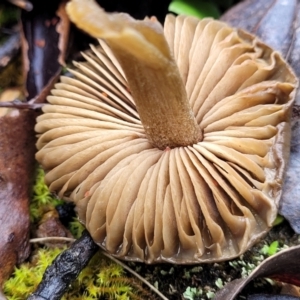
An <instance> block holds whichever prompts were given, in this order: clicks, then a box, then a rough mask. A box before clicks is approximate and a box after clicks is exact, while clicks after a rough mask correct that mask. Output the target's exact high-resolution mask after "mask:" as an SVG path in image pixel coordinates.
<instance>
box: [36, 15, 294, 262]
mask: <svg viewBox="0 0 300 300" xmlns="http://www.w3.org/2000/svg"><path fill="white" fill-rule="evenodd" d="M164 32H165V37H166V39H167V41H168V43H169V46H170V49H171V52H172V53H173V55H174V58H175V60H176V62H177V64H178V68H179V71H180V74H181V77H182V80H183V82H184V85H185V87H186V92H187V96H188V99H189V103H190V105H191V108H192V111H193V112H194V116H195V118H196V121H197V123H198V125H199V126H200V128H201V130H202V132H203V140H201V141H200V142H198V143H196V144H194V145H191V146H186V147H175V148H172V149H170V148H166V149H164V150H160V149H158V148H156V147H155V146H153V145H152V144H151V143H150V142H149V140H148V139H147V137H146V135H145V131H144V128H143V125H142V123H141V121H140V118H139V114H138V112H137V110H136V107H135V100H134V99H133V97H132V96H131V93H130V90H129V87H128V85H127V80H126V77H125V75H124V72H123V70H122V68H121V66H120V64H119V63H118V61H117V60H116V58H115V56H114V54H113V52H112V51H111V50H110V48H109V47H108V46H107V44H106V43H105V42H104V41H102V40H99V43H100V45H99V46H98V47H95V46H91V50H90V51H89V52H87V53H83V56H84V58H85V60H86V61H85V62H82V63H78V62H75V63H74V65H75V67H76V69H75V70H70V72H71V73H72V74H73V75H74V78H70V77H65V76H63V77H61V81H60V83H58V84H56V86H55V89H53V90H52V95H51V96H49V97H48V98H47V100H48V102H49V103H50V104H49V105H45V106H44V107H43V112H44V114H43V115H41V116H40V117H38V119H37V125H36V131H37V132H38V134H39V139H38V142H37V148H38V150H39V151H38V153H37V155H36V158H37V160H38V161H39V162H40V163H41V164H42V166H43V167H44V169H45V170H46V177H45V180H46V183H47V184H48V185H49V187H50V190H51V191H55V192H57V193H58V195H59V196H60V197H62V198H64V199H67V200H70V201H73V202H74V203H75V204H76V209H77V212H78V216H79V219H80V220H81V222H83V223H84V224H85V226H86V228H87V229H88V231H89V232H90V234H91V236H92V237H93V239H94V240H95V242H97V243H98V244H99V245H100V246H101V247H102V248H104V249H106V250H107V251H109V252H110V253H111V254H113V255H115V256H117V257H119V258H121V259H126V260H133V261H143V262H147V263H153V262H171V263H179V264H184V263H186V264H188V263H198V262H213V261H222V260H227V259H231V258H233V257H236V256H238V255H240V254H242V253H243V252H244V251H246V250H247V249H248V248H249V247H250V246H252V245H253V243H254V242H255V241H257V239H259V238H261V237H262V236H263V235H264V234H265V233H266V232H267V231H268V230H269V229H270V228H271V226H272V223H273V221H274V219H275V217H276V215H277V208H278V202H279V200H280V196H281V189H282V184H283V177H284V170H285V168H286V163H287V161H288V156H289V140H290V125H289V117H290V108H291V105H292V102H293V99H294V94H295V87H296V85H297V80H296V78H295V76H294V74H293V72H292V71H291V69H290V68H289V66H288V65H287V64H286V63H285V61H284V60H283V58H282V57H281V55H280V54H279V53H277V52H276V51H273V50H272V49H271V48H269V47H268V46H266V45H265V44H264V43H262V42H261V41H260V40H258V39H257V38H256V37H254V36H252V35H250V34H248V33H246V32H244V31H241V30H237V29H233V28H230V27H229V26H228V25H226V24H225V23H223V22H219V21H215V20H212V19H203V20H201V21H200V20H198V19H196V18H193V17H186V16H178V17H176V18H175V17H174V16H171V15H169V16H167V18H166V22H165V27H164ZM158 88H159V87H158ZM174 88H176V87H174Z"/></svg>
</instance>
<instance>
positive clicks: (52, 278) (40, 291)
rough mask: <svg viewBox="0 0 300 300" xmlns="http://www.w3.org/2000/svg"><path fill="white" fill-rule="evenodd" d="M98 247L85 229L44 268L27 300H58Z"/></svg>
mask: <svg viewBox="0 0 300 300" xmlns="http://www.w3.org/2000/svg"><path fill="white" fill-rule="evenodd" d="M98 249H99V247H98V245H96V244H95V243H94V241H93V240H92V238H91V236H90V235H89V233H88V232H87V231H84V232H83V234H82V236H81V237H80V239H78V240H77V241H75V242H74V243H73V244H72V245H71V246H70V248H69V249H67V250H65V251H64V252H62V253H61V254H59V255H58V256H57V258H56V259H55V260H54V262H53V263H52V264H51V265H50V266H49V267H48V268H47V269H46V272H45V274H44V276H43V279H42V281H41V283H40V284H39V286H38V288H37V290H36V291H35V292H34V293H33V294H31V295H30V296H29V298H28V300H40V299H43V300H58V299H60V298H61V297H62V296H63V294H64V293H65V291H66V289H67V287H68V286H69V284H70V283H71V282H72V281H73V280H74V279H75V278H76V277H77V276H78V275H79V273H80V272H81V270H82V269H83V268H84V267H85V266H86V265H87V264H88V262H89V261H90V259H91V258H92V257H93V256H94V254H95V253H96V251H97V250H98Z"/></svg>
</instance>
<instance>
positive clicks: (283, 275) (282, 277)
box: [214, 246, 300, 300]
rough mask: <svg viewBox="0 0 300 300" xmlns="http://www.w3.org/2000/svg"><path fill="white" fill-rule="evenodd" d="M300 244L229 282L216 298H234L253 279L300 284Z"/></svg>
mask: <svg viewBox="0 0 300 300" xmlns="http://www.w3.org/2000/svg"><path fill="white" fill-rule="evenodd" d="M299 255H300V246H295V247H291V248H289V249H287V250H283V251H281V252H280V253H278V254H275V255H273V256H271V257H269V258H268V259H266V260H265V261H264V262H263V263H261V264H260V265H259V266H258V267H257V268H256V269H254V270H253V272H252V273H251V274H250V275H249V276H248V277H247V278H242V279H236V280H233V281H232V282H230V283H228V284H227V285H226V286H225V287H224V288H223V289H222V290H220V291H218V292H217V293H216V295H215V298H214V299H215V300H233V299H235V297H236V296H237V295H238V294H239V293H240V292H241V290H242V289H243V288H244V287H245V286H246V285H247V284H248V283H249V282H250V281H251V280H253V279H255V278H258V277H268V278H272V279H275V280H278V281H282V282H286V283H290V284H293V285H297V286H300V260H299Z"/></svg>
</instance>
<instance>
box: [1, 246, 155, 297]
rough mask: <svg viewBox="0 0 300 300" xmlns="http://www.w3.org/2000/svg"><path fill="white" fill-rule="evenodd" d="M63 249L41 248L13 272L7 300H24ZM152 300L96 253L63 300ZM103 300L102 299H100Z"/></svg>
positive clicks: (118, 269)
mask: <svg viewBox="0 0 300 300" xmlns="http://www.w3.org/2000/svg"><path fill="white" fill-rule="evenodd" d="M63 250H64V249H57V248H56V249H46V248H41V249H39V250H38V252H37V254H36V255H34V257H33V258H32V261H31V262H28V263H24V264H22V265H21V266H20V267H19V268H16V269H15V271H14V273H13V275H12V276H11V277H10V279H9V280H7V281H6V282H5V284H4V293H5V295H6V297H7V298H8V299H9V300H17V299H25V298H27V297H28V296H29V295H30V293H32V292H34V291H35V290H36V288H37V286H38V284H39V282H40V281H41V279H42V277H43V274H44V272H45V270H46V268H47V266H48V265H49V264H50V263H51V262H52V261H53V260H54V258H55V257H56V256H57V255H58V254H59V253H60V252H61V251H63ZM100 296H101V297H103V299H117V300H123V299H124V300H125V299H151V298H153V297H152V296H151V295H150V294H149V293H148V292H147V291H146V290H145V289H144V288H143V287H142V286H141V284H140V283H139V282H138V281H136V280H135V279H133V278H130V277H127V276H126V274H125V272H124V270H123V268H122V267H121V266H119V265H117V264H115V263H112V262H110V261H109V260H108V259H107V258H105V257H103V256H102V255H101V253H100V252H98V253H97V254H96V255H95V256H94V257H93V259H92V260H91V261H90V263H89V264H88V266H87V267H86V268H85V269H84V270H83V271H82V272H81V273H80V275H79V276H78V278H77V279H76V280H75V281H74V282H73V284H72V285H71V287H70V288H69V290H68V291H67V292H66V294H65V295H64V296H63V297H62V300H68V299H86V300H90V299H99V297H100ZM101 299H102V298H101Z"/></svg>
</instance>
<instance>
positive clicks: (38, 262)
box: [3, 249, 62, 300]
mask: <svg viewBox="0 0 300 300" xmlns="http://www.w3.org/2000/svg"><path fill="white" fill-rule="evenodd" d="M61 251H62V249H39V251H38V253H37V254H36V255H35V256H33V257H32V262H30V263H29V262H28V263H24V264H22V265H21V266H20V267H19V268H15V271H14V273H13V275H12V276H11V277H10V279H9V280H7V281H6V282H5V284H4V287H3V291H4V293H5V295H6V297H7V298H8V299H9V300H17V299H20V300H22V299H25V298H27V297H28V296H29V295H30V293H32V292H33V291H34V290H35V289H36V288H37V286H38V284H39V282H40V281H41V279H42V277H43V274H44V272H45V269H46V267H47V266H48V265H49V264H50V263H51V262H52V261H53V260H54V258H55V257H56V256H57V255H58V254H59V253H60V252H61Z"/></svg>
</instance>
